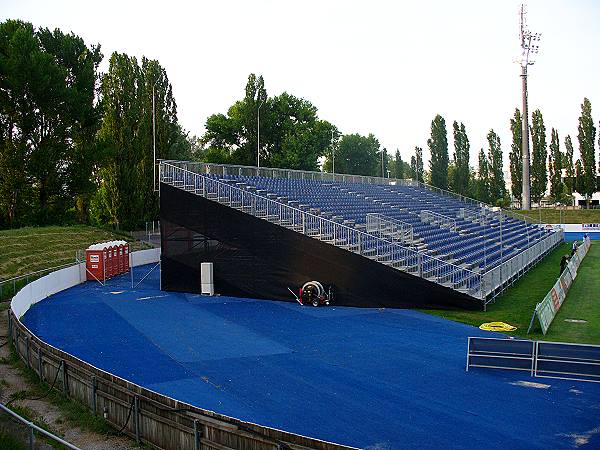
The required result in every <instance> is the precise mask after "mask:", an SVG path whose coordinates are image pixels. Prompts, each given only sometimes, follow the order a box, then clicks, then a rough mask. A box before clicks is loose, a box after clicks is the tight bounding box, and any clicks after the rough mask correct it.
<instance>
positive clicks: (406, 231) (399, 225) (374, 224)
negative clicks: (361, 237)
mask: <svg viewBox="0 0 600 450" xmlns="http://www.w3.org/2000/svg"><path fill="white" fill-rule="evenodd" d="M383 224H385V225H388V226H391V227H392V230H389V228H387V229H384V228H383V227H382V225H383ZM373 231H377V232H378V233H379V234H384V235H385V236H387V237H390V238H391V239H392V240H394V239H396V237H397V235H398V234H400V241H402V242H404V241H408V242H410V243H412V242H413V241H414V231H413V226H412V224H410V223H408V222H404V221H402V220H399V219H394V218H393V217H387V216H385V215H383V214H381V213H367V232H368V233H371V232H373Z"/></svg>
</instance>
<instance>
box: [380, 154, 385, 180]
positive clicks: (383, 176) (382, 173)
mask: <svg viewBox="0 0 600 450" xmlns="http://www.w3.org/2000/svg"><path fill="white" fill-rule="evenodd" d="M384 152H385V148H382V149H381V178H385V173H384V171H383V153H384Z"/></svg>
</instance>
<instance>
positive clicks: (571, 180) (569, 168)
mask: <svg viewBox="0 0 600 450" xmlns="http://www.w3.org/2000/svg"><path fill="white" fill-rule="evenodd" d="M563 166H564V167H565V169H566V173H565V175H566V178H565V184H566V188H567V193H568V194H569V195H571V194H572V193H573V192H574V191H575V166H574V164H573V142H572V141H571V136H569V135H567V137H566V138H565V159H564V163H563Z"/></svg>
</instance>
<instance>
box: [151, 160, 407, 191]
mask: <svg viewBox="0 0 600 450" xmlns="http://www.w3.org/2000/svg"><path fill="white" fill-rule="evenodd" d="M160 163H161V164H162V163H167V164H171V165H174V166H177V167H181V166H186V167H181V168H185V169H187V170H189V168H188V167H189V166H196V167H199V170H201V171H202V172H196V173H206V174H221V175H238V176H239V175H247V176H260V177H265V178H287V179H300V180H317V181H340V182H343V183H348V182H352V183H362V184H396V185H404V186H416V185H417V182H416V181H415V180H413V179H410V178H403V179H399V178H383V177H372V176H367V175H351V174H342V173H331V172H317V171H311V170H297V169H283V168H277V167H256V166H242V165H238V164H216V163H204V162H199V161H176V160H160ZM192 172H193V171H192ZM281 175H284V176H281Z"/></svg>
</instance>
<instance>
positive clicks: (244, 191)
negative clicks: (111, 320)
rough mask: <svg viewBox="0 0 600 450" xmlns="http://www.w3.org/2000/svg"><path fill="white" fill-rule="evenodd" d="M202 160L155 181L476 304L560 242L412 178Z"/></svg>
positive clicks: (164, 168)
mask: <svg viewBox="0 0 600 450" xmlns="http://www.w3.org/2000/svg"><path fill="white" fill-rule="evenodd" d="M208 167H209V166H206V165H198V164H188V163H179V162H173V161H168V162H162V163H161V168H160V179H161V183H162V184H165V185H170V186H172V187H175V188H177V189H180V190H184V191H186V192H188V193H192V194H195V195H197V196H199V197H202V198H204V199H207V200H209V201H211V202H216V203H219V204H220V205H223V206H226V207H228V208H232V209H234V210H237V211H240V212H242V213H244V214H247V215H251V216H253V217H256V218H259V219H261V220H264V221H267V222H269V223H271V224H275V225H277V226H280V227H284V228H286V229H288V230H292V231H293V232H295V233H298V234H302V235H303V236H306V237H310V238H311V239H315V240H318V241H320V242H323V243H327V244H329V245H332V246H335V247H337V248H339V249H342V250H345V251H347V252H352V253H355V254H358V255H360V256H361V257H363V258H367V259H369V260H370V261H372V262H376V263H379V264H382V265H385V266H387V267H390V268H393V269H394V270H397V271H400V272H404V273H407V274H410V275H412V276H416V277H419V278H421V279H424V280H427V281H428V282H431V283H435V284H437V285H440V286H443V287H444V288H447V289H451V290H452V291H455V292H458V293H460V294H464V295H467V296H469V297H471V298H473V299H476V300H478V301H479V302H481V303H483V304H484V305H485V304H486V302H488V301H489V300H490V299H492V298H493V297H494V296H495V295H496V294H497V293H498V292H500V291H501V290H502V289H503V288H504V287H505V286H506V285H507V284H509V283H511V282H512V281H514V279H515V278H517V277H519V276H521V275H522V273H524V272H525V271H526V270H527V269H528V268H529V267H530V266H531V265H532V264H535V262H537V260H539V259H540V258H541V257H543V256H544V255H545V254H546V253H547V252H548V251H550V250H551V249H552V248H554V247H555V246H556V245H558V243H560V242H561V241H562V234H561V233H559V232H555V231H553V230H546V229H543V228H541V227H540V226H538V225H532V224H529V223H527V222H525V221H523V220H520V219H518V218H514V217H509V216H507V215H506V214H504V213H502V212H501V211H498V210H496V209H493V208H491V207H489V206H487V205H483V204H480V203H476V202H469V201H465V200H464V199H459V198H455V197H452V196H451V195H448V194H445V193H440V192H435V191H434V190H432V189H431V188H430V187H428V186H426V185H422V184H419V183H416V182H414V181H412V180H393V181H390V180H379V183H380V184H378V183H365V182H359V181H364V180H355V179H354V180H352V181H350V182H340V181H338V180H335V181H334V180H319V179H314V178H315V175H314V173H310V172H308V173H309V174H312V175H311V176H310V179H294V178H289V177H290V175H289V174H288V178H277V177H268V176H256V175H243V174H232V173H216V174H215V173H211V170H210V169H208ZM219 167H226V166H219ZM207 172H208V173H207ZM290 173H291V172H290ZM292 174H293V173H292ZM161 187H162V185H161ZM161 209H162V205H161Z"/></svg>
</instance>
